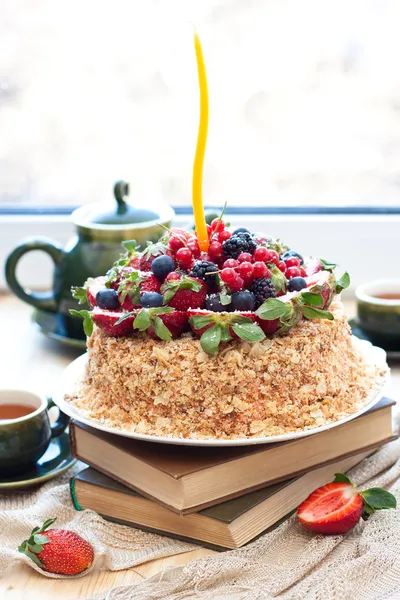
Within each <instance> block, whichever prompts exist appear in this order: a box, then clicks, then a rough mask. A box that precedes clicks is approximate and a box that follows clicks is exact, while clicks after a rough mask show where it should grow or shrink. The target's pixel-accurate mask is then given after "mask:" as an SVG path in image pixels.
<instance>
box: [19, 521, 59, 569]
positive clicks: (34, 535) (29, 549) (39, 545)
mask: <svg viewBox="0 0 400 600" xmlns="http://www.w3.org/2000/svg"><path fill="white" fill-rule="evenodd" d="M55 520H56V519H47V521H45V522H44V523H43V525H42V526H41V527H34V528H33V529H32V531H31V535H30V536H29V538H28V539H27V540H24V541H23V542H22V544H20V545H19V546H18V552H21V553H22V554H25V555H26V556H28V558H30V559H31V560H33V562H34V563H35V564H36V565H37V566H38V567H42V566H43V564H42V562H41V561H40V560H39V558H38V557H37V556H36V554H40V552H42V550H43V546H44V545H45V544H48V543H49V539H48V538H47V536H45V535H42V534H43V533H45V531H46V529H48V528H49V527H50V525H52V524H53V523H54V521H55Z"/></svg>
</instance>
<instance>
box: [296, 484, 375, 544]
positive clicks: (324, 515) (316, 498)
mask: <svg viewBox="0 0 400 600" xmlns="http://www.w3.org/2000/svg"><path fill="white" fill-rule="evenodd" d="M362 512H363V499H362V497H361V496H360V494H359V493H358V492H357V490H356V488H354V487H353V486H352V485H351V484H349V483H328V484H327V485H324V486H323V487H321V488H319V489H317V490H315V492H312V494H310V495H309V496H308V498H307V499H306V500H304V502H303V503H302V504H300V506H299V508H298V511H297V518H298V520H299V521H300V523H301V525H302V526H303V527H304V528H305V529H307V530H309V531H314V532H316V533H323V534H325V535H339V534H343V533H347V531H349V530H350V529H352V528H353V527H354V526H355V525H356V524H357V523H358V521H359V520H360V517H361V515H362Z"/></svg>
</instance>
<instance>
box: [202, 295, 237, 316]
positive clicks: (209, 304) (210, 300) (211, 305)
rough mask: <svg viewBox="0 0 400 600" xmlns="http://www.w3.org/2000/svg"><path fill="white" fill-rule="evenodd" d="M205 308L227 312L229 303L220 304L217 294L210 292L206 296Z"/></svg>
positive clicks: (229, 308) (229, 306)
mask: <svg viewBox="0 0 400 600" xmlns="http://www.w3.org/2000/svg"><path fill="white" fill-rule="evenodd" d="M206 309H207V310H212V311H213V312H229V311H230V310H231V304H230V303H229V304H222V303H221V299H220V296H219V294H210V295H209V296H207V297H206Z"/></svg>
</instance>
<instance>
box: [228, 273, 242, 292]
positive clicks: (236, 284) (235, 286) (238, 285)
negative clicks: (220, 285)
mask: <svg viewBox="0 0 400 600" xmlns="http://www.w3.org/2000/svg"><path fill="white" fill-rule="evenodd" d="M243 286H244V279H242V278H241V277H239V276H237V277H236V279H234V281H232V282H231V283H230V284H229V287H230V288H231V290H232V292H238V291H239V290H241V289H243Z"/></svg>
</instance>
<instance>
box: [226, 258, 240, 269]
mask: <svg viewBox="0 0 400 600" xmlns="http://www.w3.org/2000/svg"><path fill="white" fill-rule="evenodd" d="M238 266H239V261H238V260H236V259H235V258H228V259H227V260H226V261H225V262H224V264H223V265H222V268H223V269H234V268H235V267H238Z"/></svg>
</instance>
